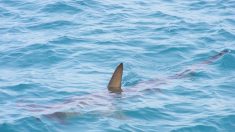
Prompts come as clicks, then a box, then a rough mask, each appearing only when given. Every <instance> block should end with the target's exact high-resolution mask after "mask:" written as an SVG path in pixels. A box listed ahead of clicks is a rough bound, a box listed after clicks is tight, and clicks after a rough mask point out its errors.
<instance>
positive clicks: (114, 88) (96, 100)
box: [23, 49, 230, 122]
mask: <svg viewBox="0 0 235 132" xmlns="http://www.w3.org/2000/svg"><path fill="white" fill-rule="evenodd" d="M229 52H230V50H228V49H225V50H222V51H220V52H218V53H217V54H215V55H213V56H211V57H209V58H208V59H206V60H204V61H202V62H200V63H198V64H196V65H193V66H191V67H190V68H188V69H186V70H184V71H182V72H179V73H177V74H175V75H173V76H169V77H167V78H166V79H163V80H162V79H152V80H148V81H143V82H140V83H139V84H137V85H135V86H133V88H129V89H123V88H122V76H123V70H124V64H123V63H120V64H119V65H118V66H117V67H116V68H115V70H114V72H113V74H112V76H111V79H110V80H109V83H108V85H107V91H108V93H106V94H105V96H104V93H96V94H92V95H90V96H85V97H78V98H72V99H70V100H67V101H64V102H63V103H61V104H57V105H52V106H44V105H34V104H27V105H24V106H23V107H24V108H25V107H28V108H30V111H33V112H41V113H42V114H43V115H44V116H45V117H47V118H50V119H55V120H57V121H59V122H64V120H65V119H68V118H70V117H74V116H77V115H80V114H81V113H80V112H79V108H83V106H89V105H91V104H97V105H109V102H110V98H109V97H110V96H109V95H112V94H116V95H121V94H122V93H130V92H139V91H138V90H137V89H138V88H142V86H145V85H150V89H151V87H152V88H153V87H154V86H158V85H163V84H166V82H165V80H172V79H180V78H183V77H185V76H187V75H189V74H191V73H194V72H195V71H197V70H198V69H201V68H203V67H205V66H206V65H209V64H212V63H214V62H215V61H217V60H218V59H220V58H221V57H222V56H224V55H225V54H227V53H229ZM145 90H146V89H145ZM140 91H141V90H140ZM156 91H160V89H156ZM110 93H111V94H110ZM106 95H108V96H106ZM102 102H103V104H102ZM66 106H67V107H66ZM71 106H72V107H74V106H76V107H77V108H78V110H75V111H72V112H68V111H66V109H69V108H71ZM28 110H29V109H28ZM48 110H49V111H48ZM51 112H52V113H51Z"/></svg>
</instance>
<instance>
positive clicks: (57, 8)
mask: <svg viewBox="0 0 235 132" xmlns="http://www.w3.org/2000/svg"><path fill="white" fill-rule="evenodd" d="M41 11H42V12H49V13H69V14H76V13H79V12H81V11H82V10H81V9H79V8H77V7H76V6H73V5H71V4H69V3H65V2H56V3H54V4H48V5H46V6H45V7H44V8H43V9H41Z"/></svg>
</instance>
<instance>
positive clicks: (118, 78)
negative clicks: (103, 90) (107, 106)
mask: <svg viewBox="0 0 235 132" xmlns="http://www.w3.org/2000/svg"><path fill="white" fill-rule="evenodd" d="M122 73H123V63H120V64H119V65H118V66H117V68H116V70H115V71H114V73H113V75H112V78H111V79H110V81H109V84H108V90H109V91H110V92H113V93H121V92H122V88H121V85H122Z"/></svg>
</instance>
